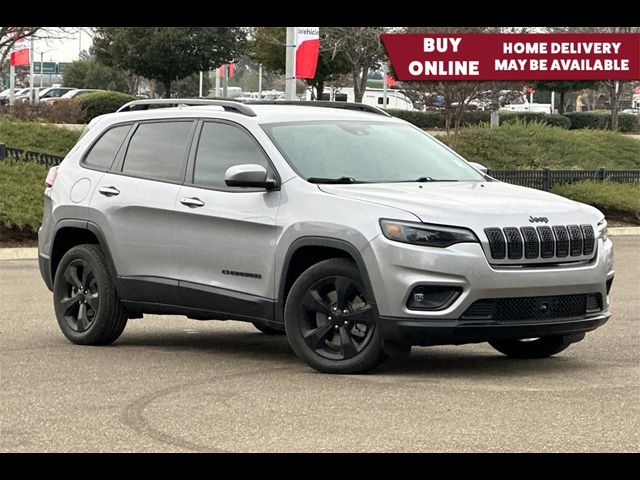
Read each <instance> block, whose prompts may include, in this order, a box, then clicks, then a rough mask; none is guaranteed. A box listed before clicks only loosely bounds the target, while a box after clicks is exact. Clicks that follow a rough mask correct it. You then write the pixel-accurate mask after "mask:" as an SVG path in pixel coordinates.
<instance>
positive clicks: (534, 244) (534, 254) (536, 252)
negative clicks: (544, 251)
mask: <svg viewBox="0 0 640 480" xmlns="http://www.w3.org/2000/svg"><path fill="white" fill-rule="evenodd" d="M520 231H521V232H522V238H523V239H524V256H525V257H526V258H538V257H539V256H540V241H539V240H538V234H537V233H536V229H535V228H533V227H522V228H521V229H520Z"/></svg>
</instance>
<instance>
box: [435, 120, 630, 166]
mask: <svg viewBox="0 0 640 480" xmlns="http://www.w3.org/2000/svg"><path fill="white" fill-rule="evenodd" d="M438 138H439V139H440V140H443V141H444V142H445V143H446V142H447V139H446V137H444V136H439V137H438ZM456 151H457V152H458V153H460V154H461V155H462V156H464V157H465V158H466V159H467V160H469V161H472V162H478V163H481V164H483V165H485V166H487V167H489V168H492V169H494V170H509V169H538V168H543V167H548V168H565V169H597V168H601V167H604V168H628V169H637V168H640V142H639V141H638V140H635V139H633V138H629V137H628V136H625V135H623V134H621V133H618V132H611V131H605V130H565V129H563V128H558V127H551V126H549V125H544V124H540V123H529V124H527V125H525V124H523V123H522V122H516V123H505V124H504V125H501V126H500V127H498V128H486V126H484V127H468V128H463V129H461V130H460V133H459V135H458V142H457V144H456Z"/></svg>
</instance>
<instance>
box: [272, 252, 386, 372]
mask: <svg viewBox="0 0 640 480" xmlns="http://www.w3.org/2000/svg"><path fill="white" fill-rule="evenodd" d="M376 320H377V313H376V310H375V308H374V307H373V306H372V305H371V304H370V303H369V299H368V298H367V296H366V293H365V289H364V288H363V285H362V279H361V278H360V273H359V272H358V269H357V268H356V266H355V265H354V264H353V262H351V261H349V260H346V259H331V260H324V261H322V262H319V263H317V264H315V265H313V266H312V267H310V268H309V269H308V270H306V271H305V272H304V273H303V274H302V275H301V276H300V277H299V278H298V279H297V280H296V281H295V283H294V284H293V286H292V287H291V291H290V292H289V296H288V297H287V302H286V306H285V312H284V323H285V329H286V333H287V339H288V340H289V344H290V345H291V348H293V350H294V352H295V353H296V354H297V355H298V356H299V357H300V358H302V359H303V360H304V361H305V362H307V364H308V365H309V366H311V367H312V368H314V369H316V370H318V371H320V372H324V373H365V372H368V371H370V370H372V369H374V368H376V367H377V366H378V365H380V364H381V363H382V362H383V361H384V360H385V359H386V358H387V356H386V354H385V353H384V350H383V345H382V337H381V336H380V333H379V330H378V329H377V328H376Z"/></svg>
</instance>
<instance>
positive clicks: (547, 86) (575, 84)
mask: <svg viewBox="0 0 640 480" xmlns="http://www.w3.org/2000/svg"><path fill="white" fill-rule="evenodd" d="M534 86H535V87H536V89H537V90H547V91H549V92H558V93H560V108H559V109H558V113H559V114H560V115H562V114H563V113H564V96H565V94H567V93H570V92H577V91H578V90H583V89H596V88H598V82H595V81H591V80H538V81H536V82H534Z"/></svg>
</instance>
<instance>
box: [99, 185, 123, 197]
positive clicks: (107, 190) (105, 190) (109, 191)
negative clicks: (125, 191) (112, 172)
mask: <svg viewBox="0 0 640 480" xmlns="http://www.w3.org/2000/svg"><path fill="white" fill-rule="evenodd" d="M98 192H100V193H101V194H102V195H104V196H105V197H115V196H116V195H120V190H118V189H117V188H116V187H100V188H99V189H98Z"/></svg>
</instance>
